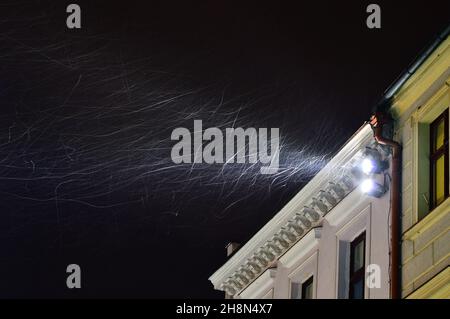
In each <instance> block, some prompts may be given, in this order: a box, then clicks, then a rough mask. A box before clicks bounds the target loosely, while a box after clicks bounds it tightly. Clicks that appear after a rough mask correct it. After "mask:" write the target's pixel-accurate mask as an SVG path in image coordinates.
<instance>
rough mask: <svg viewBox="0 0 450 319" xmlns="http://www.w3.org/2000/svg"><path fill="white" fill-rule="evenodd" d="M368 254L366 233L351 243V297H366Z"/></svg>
mask: <svg viewBox="0 0 450 319" xmlns="http://www.w3.org/2000/svg"><path fill="white" fill-rule="evenodd" d="M365 255H366V233H365V232H364V233H362V234H361V235H359V236H358V237H356V238H355V239H354V240H353V241H352V242H351V243H350V275H349V290H348V291H349V298H350V299H364V287H365V285H364V274H365V263H366V261H365V259H366V258H365Z"/></svg>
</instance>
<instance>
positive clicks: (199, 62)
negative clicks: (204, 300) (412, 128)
mask: <svg viewBox="0 0 450 319" xmlns="http://www.w3.org/2000/svg"><path fill="white" fill-rule="evenodd" d="M71 2H75V3H77V4H79V5H80V6H81V9H82V29H81V30H68V29H67V28H66V27H65V19H66V16H67V15H66V13H65V8H66V5H67V4H69V3H71ZM113 2H114V3H113ZM242 2H243V1H236V2H233V1H222V0H221V1H141V2H137V1H136V2H134V1H0V105H1V114H0V297H154V298H155V297H159V298H161V297H190V298H195V297H208V298H214V297H216V298H220V297H221V296H222V294H221V293H219V292H215V291H214V290H213V289H212V285H211V284H210V283H209V281H208V277H209V276H210V275H211V274H212V273H213V272H214V271H215V270H216V269H217V268H218V267H219V266H220V265H222V264H223V263H224V261H225V259H226V258H225V249H224V247H225V245H226V243H227V242H229V241H238V242H245V241H246V240H248V239H249V238H250V237H251V236H252V235H253V234H254V233H255V232H256V231H257V230H258V229H259V228H260V227H261V226H262V225H264V223H266V222H267V221H268V220H269V219H270V218H271V217H272V216H273V215H274V214H275V213H276V212H277V211H278V210H279V209H281V208H282V207H283V205H284V204H286V203H287V201H289V199H290V198H291V197H292V196H293V195H294V194H295V193H296V192H298V191H299V190H300V189H301V187H302V185H304V183H305V182H306V181H308V179H310V178H311V176H313V175H314V174H315V173H316V172H317V171H318V170H319V169H320V168H321V167H322V166H323V165H324V163H325V162H326V160H327V159H329V158H330V156H331V155H332V154H333V152H335V151H336V150H337V149H338V148H339V146H341V145H342V143H343V142H344V141H345V140H346V139H347V138H349V137H350V136H351V135H352V133H353V132H354V131H355V130H356V129H358V128H359V126H360V125H361V124H362V123H363V122H364V121H365V120H367V119H368V117H369V116H370V111H371V108H372V107H373V106H374V104H375V103H376V102H377V101H378V100H379V99H380V97H381V95H382V93H383V91H384V90H385V89H386V88H387V87H388V86H389V85H390V84H391V83H392V82H393V81H394V80H395V79H396V78H397V76H398V75H399V74H400V73H401V72H402V71H403V70H404V69H405V68H406V67H407V66H408V65H409V64H410V63H411V62H412V60H413V59H414V58H415V57H416V56H417V55H418V54H419V53H420V51H421V50H422V49H423V48H424V47H426V46H427V45H428V44H429V43H430V42H431V41H432V40H433V39H434V37H435V36H437V34H438V33H439V32H440V31H442V30H443V29H444V28H445V26H446V24H447V23H448V22H450V19H449V12H450V8H449V6H448V3H447V4H446V2H447V1H413V2H411V1H376V3H379V4H380V5H381V7H382V29H381V30H369V29H367V28H366V26H365V19H366V13H365V8H366V6H367V4H368V3H370V2H366V1H333V2H331V1H328V2H322V1H314V2H306V1H297V2H298V3H297V4H296V5H295V6H293V5H290V4H287V3H285V4H282V3H279V2H278V1H277V2H276V3H275V1H273V2H272V3H270V4H265V3H263V2H261V1H255V2H246V4H245V5H243V4H242ZM194 119H202V120H203V122H204V126H208V127H212V126H214V127H220V128H225V127H230V126H231V125H232V124H233V123H235V125H236V126H238V127H244V128H247V127H256V128H258V127H269V128H270V127H279V128H280V133H281V139H282V149H281V170H280V172H279V174H276V175H273V176H272V175H269V176H262V175H260V174H259V169H257V168H254V167H250V166H249V165H246V164H230V165H227V166H226V167H222V166H220V165H207V164H198V165H194V166H192V165H174V164H173V163H172V162H171V159H170V150H171V147H172V145H173V144H174V142H172V141H170V134H171V131H172V130H173V129H174V128H176V127H187V128H190V129H192V125H193V120H194ZM70 263H76V264H79V265H80V266H81V268H82V289H80V290H76V291H73V290H69V289H67V288H66V286H65V280H66V276H67V274H66V273H65V268H66V266H67V265H68V264H70Z"/></svg>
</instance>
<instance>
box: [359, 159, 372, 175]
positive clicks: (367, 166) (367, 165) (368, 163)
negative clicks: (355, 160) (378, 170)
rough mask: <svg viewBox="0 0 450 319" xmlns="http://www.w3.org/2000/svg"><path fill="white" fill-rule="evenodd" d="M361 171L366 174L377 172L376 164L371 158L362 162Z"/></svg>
mask: <svg viewBox="0 0 450 319" xmlns="http://www.w3.org/2000/svg"><path fill="white" fill-rule="evenodd" d="M361 170H362V171H363V172H364V174H371V173H373V172H374V171H375V163H374V161H373V160H371V159H370V158H365V159H363V160H362V162H361Z"/></svg>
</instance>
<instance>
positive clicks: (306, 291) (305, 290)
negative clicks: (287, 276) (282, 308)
mask: <svg viewBox="0 0 450 319" xmlns="http://www.w3.org/2000/svg"><path fill="white" fill-rule="evenodd" d="M313 283H314V277H313V276H311V277H309V278H308V279H307V280H306V281H305V282H304V283H303V284H302V299H313Z"/></svg>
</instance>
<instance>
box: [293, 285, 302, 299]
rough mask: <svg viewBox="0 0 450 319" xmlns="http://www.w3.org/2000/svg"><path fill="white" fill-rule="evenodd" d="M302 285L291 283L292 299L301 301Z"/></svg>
mask: <svg viewBox="0 0 450 319" xmlns="http://www.w3.org/2000/svg"><path fill="white" fill-rule="evenodd" d="M300 286H301V285H300V283H298V282H291V299H300V298H301V296H300V291H301V290H300Z"/></svg>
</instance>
